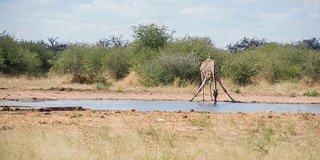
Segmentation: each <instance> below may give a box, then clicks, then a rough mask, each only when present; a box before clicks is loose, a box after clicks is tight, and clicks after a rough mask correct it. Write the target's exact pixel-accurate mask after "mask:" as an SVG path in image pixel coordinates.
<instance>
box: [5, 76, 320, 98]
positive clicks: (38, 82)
mask: <svg viewBox="0 0 320 160" xmlns="http://www.w3.org/2000/svg"><path fill="white" fill-rule="evenodd" d="M71 78H72V76H71V75H57V74H53V75H49V76H48V77H39V78H32V77H28V76H19V77H6V76H3V75H1V76H0V87H1V88H8V89H48V88H50V87H65V88H73V89H93V90H95V89H97V88H98V86H97V84H92V85H87V84H75V83H71V82H70V81H71ZM108 81H109V82H111V83H112V85H111V86H110V87H107V89H109V90H114V91H118V92H125V91H149V92H153V93H169V92H170V93H177V94H188V95H190V94H191V95H192V94H193V93H194V92H195V91H196V90H197V89H198V87H199V86H198V84H190V83H187V84H186V86H184V87H179V86H178V85H176V84H174V85H168V86H159V87H152V88H148V87H143V86H141V85H140V83H139V77H138V75H137V74H136V73H135V72H132V73H130V74H129V75H128V76H127V77H126V78H124V79H122V80H119V81H115V80H112V79H108ZM222 83H223V85H224V86H225V87H226V88H227V90H228V91H229V93H232V92H236V90H237V91H238V92H240V93H243V94H253V95H284V96H299V95H300V96H302V95H303V94H305V93H307V92H308V91H309V92H311V91H318V92H320V85H319V82H307V80H306V79H303V80H302V81H301V82H297V83H293V82H279V83H276V84H270V83H267V82H265V81H261V82H259V83H255V84H252V85H248V86H246V87H240V86H236V85H234V84H233V83H232V82H231V80H229V79H222ZM218 87H219V86H218ZM219 88H220V87H219ZM205 89H206V90H205V92H207V93H208V92H209V89H208V87H206V88H205Z"/></svg>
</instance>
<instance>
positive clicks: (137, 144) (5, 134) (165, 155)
mask: <svg viewBox="0 0 320 160" xmlns="http://www.w3.org/2000/svg"><path fill="white" fill-rule="evenodd" d="M0 135H1V139H0V159H49V160H50V159H139V160H140V159H239V160H241V159H243V160H248V159H270V160H271V159H272V160H273V159H293V160H294V159H297V160H298V159H299V160H300V159H311V160H316V159H319V153H320V136H319V135H320V115H319V114H301V113H290V114H289V113H283V114H280V113H273V112H266V113H195V112H181V113H178V112H157V111H154V112H134V111H101V112H100V111H68V112H31V111H15V112H7V111H2V112H0Z"/></svg>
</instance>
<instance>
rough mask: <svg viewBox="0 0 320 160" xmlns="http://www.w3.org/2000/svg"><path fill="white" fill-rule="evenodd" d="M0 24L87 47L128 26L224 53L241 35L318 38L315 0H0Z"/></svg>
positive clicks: (128, 31)
mask: <svg viewBox="0 0 320 160" xmlns="http://www.w3.org/2000/svg"><path fill="white" fill-rule="evenodd" d="M0 20H1V23H0V32H3V31H6V32H7V33H10V34H13V35H14V36H15V37H16V38H17V39H24V40H34V41H37V40H45V41H46V40H47V39H48V37H58V38H59V39H58V41H59V42H88V43H96V42H97V41H98V40H99V39H101V38H109V37H110V36H111V35H120V34H121V35H123V37H124V39H128V40H132V35H133V31H132V28H131V27H132V26H137V25H139V24H150V23H159V24H163V25H165V26H166V27H168V29H169V30H175V34H174V37H184V36H185V35H190V36H200V37H204V36H205V37H210V38H211V39H212V40H213V42H214V44H215V45H216V46H217V47H219V48H223V49H225V47H226V45H227V44H229V43H235V42H237V41H238V40H240V39H242V38H243V37H249V38H254V37H257V38H259V39H262V38H265V39H267V40H268V41H269V42H270V41H275V42H279V43H281V42H283V43H287V42H291V41H297V40H301V39H310V38H312V37H320V29H319V28H320V0H197V1H192V0H162V1H159V0H158V1H157V0H0Z"/></svg>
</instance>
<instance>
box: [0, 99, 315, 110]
mask: <svg viewBox="0 0 320 160" xmlns="http://www.w3.org/2000/svg"><path fill="white" fill-rule="evenodd" d="M3 105H12V106H26V107H58V106H61V107H68V106H79V107H83V108H88V109H93V110H125V111H128V110H132V109H135V110H137V111H154V110H158V111H167V112H173V111H179V110H181V111H190V110H191V109H194V110H195V111H206V112H264V111H274V112H279V113H283V112H302V113H306V112H310V113H320V104H267V103H228V102H218V103H217V104H214V103H213V102H187V101H139V100H58V101H0V106H3Z"/></svg>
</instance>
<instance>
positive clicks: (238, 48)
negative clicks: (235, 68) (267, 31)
mask: <svg viewBox="0 0 320 160" xmlns="http://www.w3.org/2000/svg"><path fill="white" fill-rule="evenodd" d="M266 43H267V41H266V40H265V39H257V38H252V39H250V38H247V37H244V38H243V39H241V40H239V41H238V42H236V43H235V44H228V45H227V48H228V50H229V51H230V52H231V53H239V52H243V51H245V50H248V49H254V48H257V47H260V46H262V45H265V44H266Z"/></svg>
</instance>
